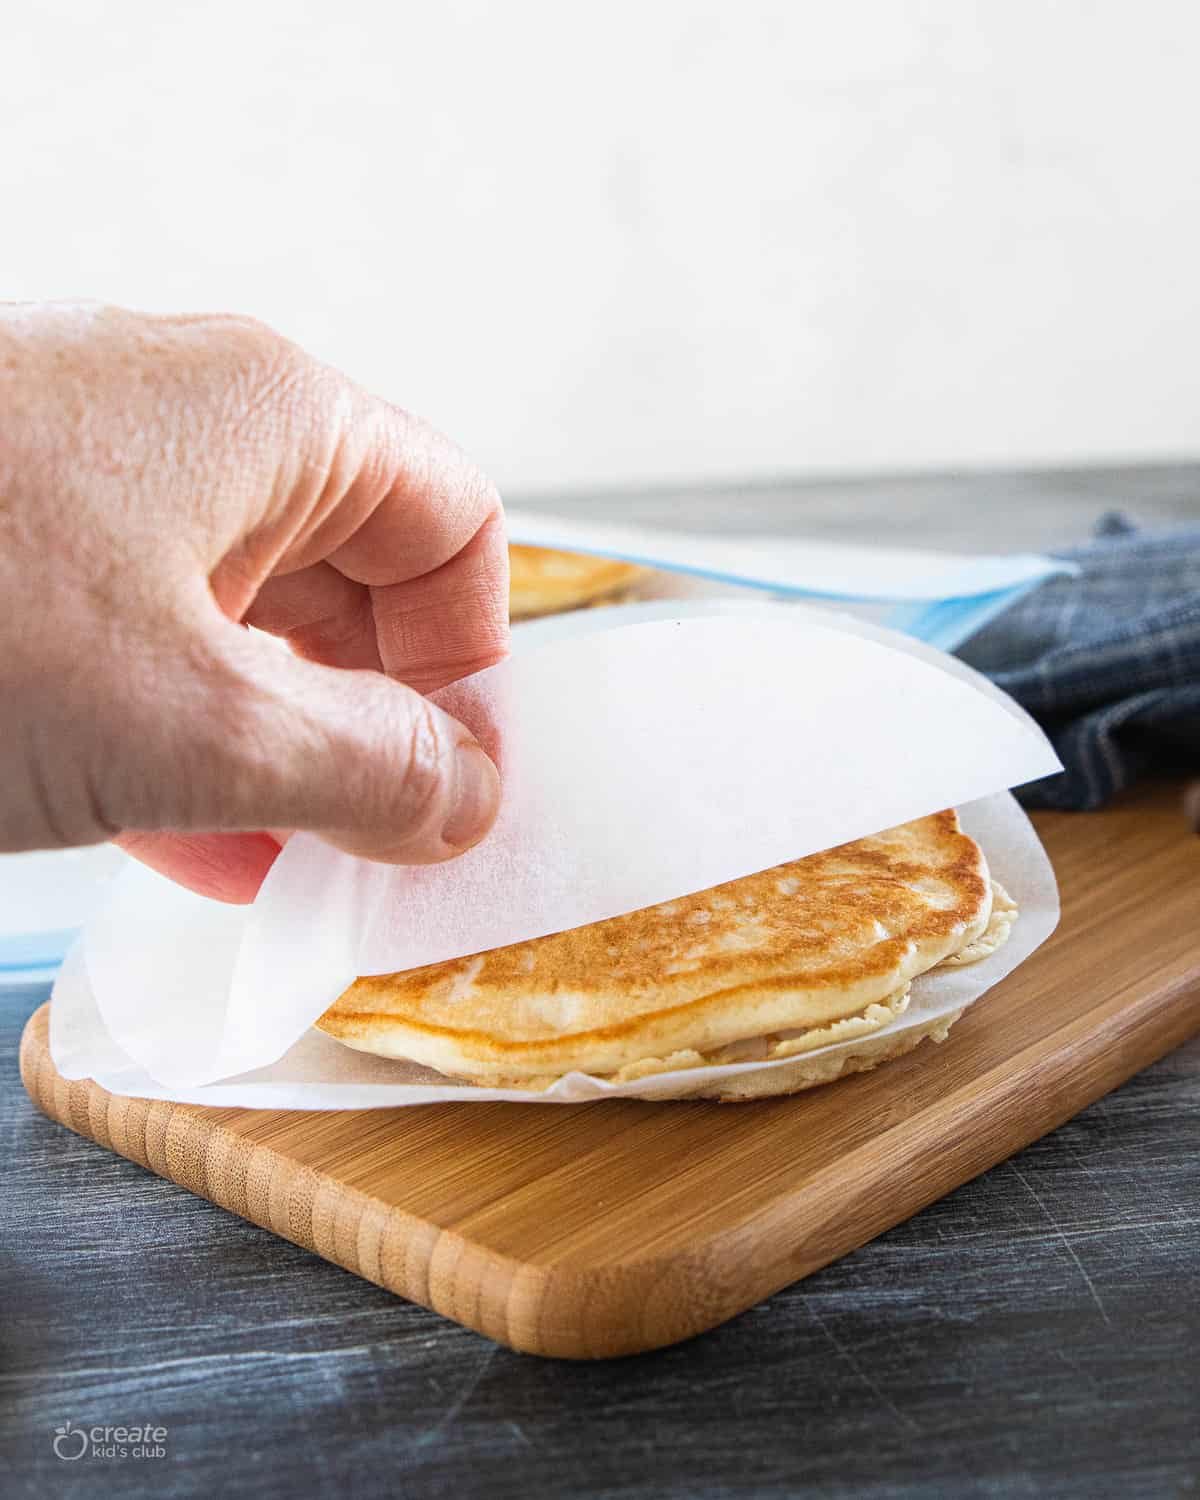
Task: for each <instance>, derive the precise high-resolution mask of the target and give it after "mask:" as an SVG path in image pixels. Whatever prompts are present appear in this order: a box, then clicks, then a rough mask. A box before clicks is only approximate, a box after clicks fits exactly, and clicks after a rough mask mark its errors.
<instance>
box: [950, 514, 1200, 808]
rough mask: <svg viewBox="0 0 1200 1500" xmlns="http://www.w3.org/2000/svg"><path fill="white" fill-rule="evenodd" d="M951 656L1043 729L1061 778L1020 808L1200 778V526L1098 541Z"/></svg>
mask: <svg viewBox="0 0 1200 1500" xmlns="http://www.w3.org/2000/svg"><path fill="white" fill-rule="evenodd" d="M1062 556H1063V557H1064V558H1066V559H1068V560H1069V561H1071V562H1074V563H1077V564H1078V565H1079V572H1078V574H1076V575H1075V576H1073V577H1056V578H1051V579H1048V580H1047V581H1046V582H1045V583H1042V584H1040V585H1039V586H1038V587H1037V588H1035V589H1033V590H1032V591H1031V592H1030V593H1028V594H1027V595H1026V596H1025V597H1024V598H1023V599H1021V600H1020V601H1019V602H1018V603H1016V604H1015V605H1013V607H1012V608H1011V609H1010V610H1008V611H1007V612H1006V613H1005V614H1003V615H1001V616H1000V617H999V618H998V619H995V620H993V621H992V622H991V623H990V624H988V625H986V626H985V627H984V628H983V629H982V630H980V631H979V632H978V633H977V634H976V635H974V636H972V637H971V639H970V640H969V641H967V642H965V643H964V644H963V645H962V646H960V647H959V648H958V652H957V654H958V655H959V656H960V657H961V658H962V659H963V660H964V661H965V662H967V663H968V664H969V665H971V666H973V667H976V668H978V669H979V671H981V672H984V673H986V674H987V676H989V677H990V678H991V679H992V680H993V681H994V682H995V683H996V684H997V685H998V686H1000V687H1002V688H1003V689H1004V690H1005V692H1007V693H1011V694H1012V696H1013V697H1014V698H1015V699H1016V700H1017V701H1018V703H1021V704H1022V705H1023V706H1024V707H1025V708H1027V709H1028V710H1029V712H1030V713H1031V714H1032V715H1033V716H1034V718H1035V719H1037V720H1038V722H1039V723H1040V724H1041V725H1042V727H1043V728H1044V729H1045V730H1046V732H1047V734H1048V735H1049V736H1050V739H1051V740H1052V741H1053V743H1054V748H1055V749H1056V750H1057V751H1058V755H1059V759H1060V760H1061V761H1062V763H1063V766H1064V767H1065V770H1064V771H1063V772H1062V773H1061V774H1058V775H1055V776H1048V777H1046V778H1045V779H1044V780H1042V781H1035V782H1032V783H1030V784H1029V785H1028V786H1026V787H1025V788H1023V789H1022V791H1021V792H1020V793H1019V796H1020V797H1021V800H1022V801H1023V802H1025V803H1026V805H1027V806H1030V807H1054V808H1071V809H1086V808H1094V807H1099V806H1101V805H1102V804H1103V803H1105V802H1107V801H1108V800H1109V799H1110V798H1111V797H1112V796H1113V795H1114V794H1115V793H1117V792H1119V791H1120V790H1121V789H1122V788H1123V787H1126V786H1129V785H1130V784H1131V783H1132V782H1133V781H1135V780H1136V779H1137V778H1138V777H1139V776H1140V775H1142V774H1144V773H1145V772H1148V771H1152V770H1160V769H1161V770H1190V771H1200V525H1198V526H1188V527H1184V528H1181V529H1179V530H1174V531H1170V532H1142V531H1139V530H1138V529H1137V528H1136V527H1135V526H1133V525H1132V524H1131V523H1130V522H1129V521H1128V520H1127V519H1126V518H1125V517H1124V516H1123V515H1120V514H1119V513H1113V514H1110V515H1107V516H1105V517H1104V518H1103V519H1102V520H1101V521H1100V522H1099V524H1098V525H1097V527H1096V540H1095V541H1093V542H1091V543H1089V544H1088V545H1087V546H1084V547H1078V548H1074V549H1072V550H1070V551H1068V552H1064V553H1063V554H1062Z"/></svg>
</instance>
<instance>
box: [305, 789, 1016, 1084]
mask: <svg viewBox="0 0 1200 1500" xmlns="http://www.w3.org/2000/svg"><path fill="white" fill-rule="evenodd" d="M1014 917H1015V907H1014V906H1013V904H1012V902H1011V900H1010V899H1009V898H1008V897H1007V895H1006V894H1005V893H1004V892H1003V891H1001V890H1000V889H999V887H996V886H994V884H993V882H992V881H991V879H990V877H989V873H988V868H987V861H986V859H985V858H984V855H983V852H982V850H981V849H980V848H979V846H978V845H977V844H976V843H975V841H974V840H973V839H971V838H970V837H969V836H968V835H967V834H965V833H963V832H962V830H961V828H960V827H959V823H958V815H957V814H956V813H955V812H953V811H946V812H941V813H934V814H932V815H930V816H929V817H926V818H920V819H917V820H916V821H915V822H912V823H905V824H902V825H901V826H899V827H898V828H892V829H889V830H887V831H886V832H884V833H880V834H875V835H873V836H872V837H870V838H864V839H857V840H855V841H854V842H853V843H849V844H843V845H841V846H840V847H838V848H836V849H829V850H826V851H825V852H823V853H821V854H814V855H810V856H809V857H808V858H806V859H800V860H792V861H790V862H788V863H786V864H782V865H777V866H775V867H774V868H773V869H770V870H763V871H759V872H758V873H756V874H753V875H747V876H744V877H743V878H741V879H739V880H733V881H730V882H728V883H727V884H724V885H720V886H716V887H713V888H712V889H710V890H706V891H700V892H697V893H695V894H694V895H690V896H682V897H679V898H678V899H676V900H674V901H666V902H663V903H662V904H660V905H658V906H652V907H646V908H644V909H643V910H640V911H635V912H629V913H627V914H626V915H624V916H620V917H613V918H611V919H609V920H608V921H605V922H597V923H593V924H591V925H589V926H586V927H576V928H572V929H570V930H569V931H566V932H559V933H554V934H552V935H551V936H548V937H542V938H535V939H532V940H530V941H528V942H523V943H515V944H512V945H511V946H509V947H505V948H496V949H493V950H491V951H490V952H487V953H481V954H476V955H474V956H472V957H469V958H461V959H454V960H450V961H448V962H445V963H438V964H429V965H426V966H424V967H423V968H419V969H411V970H409V971H407V972H405V973H399V974H381V975H373V976H370V977H366V978H361V979H358V980H356V981H355V982H354V983H353V984H352V985H351V986H350V987H349V988H348V989H347V990H346V991H345V992H344V993H343V994H342V995H341V996H340V997H339V998H338V1000H337V1001H335V1003H334V1004H333V1005H332V1006H330V1008H329V1009H328V1010H327V1011H326V1012H325V1014H324V1015H323V1016H322V1017H321V1018H320V1020H319V1021H318V1022H317V1026H318V1028H319V1029H320V1030H322V1031H324V1032H325V1033H326V1034H327V1035H329V1036H332V1037H335V1038H336V1039H337V1040H338V1041H340V1042H343V1043H345V1044H346V1045H347V1046H350V1047H355V1048H359V1049H360V1050H362V1051H366V1052H373V1053H378V1054H380V1055H382V1056H385V1057H397V1058H406V1059H411V1060H412V1061H414V1062H419V1063H423V1064H425V1065H426V1066H428V1067H432V1068H435V1069H437V1070H438V1071H439V1072H442V1073H445V1074H448V1075H450V1076H452V1077H456V1078H465V1079H467V1080H469V1081H470V1082H473V1083H480V1084H486V1085H489V1086H494V1087H520V1088H533V1089H539V1088H546V1087H548V1086H549V1085H550V1084H551V1083H553V1082H554V1081H555V1080H556V1079H558V1078H560V1077H561V1076H562V1075H563V1074H564V1073H567V1072H572V1071H580V1072H586V1073H591V1074H593V1075H596V1076H599V1077H605V1078H611V1079H613V1080H615V1081H625V1080H628V1079H631V1078H638V1077H646V1076H649V1075H650V1074H652V1073H656V1072H664V1071H674V1070H675V1069H678V1068H687V1067H702V1066H705V1065H708V1064H712V1063H720V1062H732V1061H741V1060H747V1061H755V1060H760V1059H761V1060H764V1061H766V1060H770V1059H772V1058H781V1057H791V1056H793V1055H797V1056H798V1055H801V1054H803V1053H804V1052H806V1051H811V1050H813V1048H815V1047H823V1046H825V1045H827V1044H828V1043H830V1042H835V1041H845V1040H858V1039H860V1038H864V1037H869V1036H870V1035H871V1034H872V1033H873V1032H875V1031H878V1030H880V1029H882V1028H883V1027H885V1026H887V1025H888V1024H889V1022H891V1021H892V1020H894V1019H895V1018H896V1016H898V1015H899V1014H901V1012H902V1011H903V1009H904V1007H905V1006H906V1005H907V1003H908V987H909V984H910V982H911V980H912V979H913V978H915V977H916V976H917V975H918V974H922V973H925V972H926V971H928V970H929V969H932V968H934V967H935V966H936V965H939V964H943V963H946V962H948V961H951V960H954V959H955V958H956V957H958V956H960V955H961V956H962V957H963V958H964V960H965V961H975V960H977V959H978V958H981V957H983V956H985V954H986V953H987V952H990V951H993V950H994V948H995V947H998V946H999V945H1000V943H1001V942H1003V941H1004V939H1005V938H1006V937H1007V935H1008V930H1009V928H1010V927H1011V924H1012V920H1013V918H1014ZM968 956H969V957H968ZM903 1035H908V1033H907V1032H906V1033H903ZM867 1065H872V1064H867ZM775 1071H776V1073H778V1074H779V1075H789V1076H790V1075H791V1074H792V1070H791V1069H783V1068H781V1069H778V1070H775ZM763 1076H764V1078H768V1079H769V1078H771V1077H773V1076H774V1075H773V1074H767V1075H763ZM803 1076H805V1075H804V1073H803V1070H799V1071H797V1072H796V1074H795V1077H796V1078H802V1077H803ZM816 1081H821V1080H820V1079H817V1080H816ZM780 1082H781V1083H783V1082H784V1080H783V1078H782V1076H781V1078H780ZM806 1086H808V1085H807V1084H804V1083H803V1082H799V1083H795V1082H794V1083H793V1084H792V1085H791V1087H792V1088H795V1087H806Z"/></svg>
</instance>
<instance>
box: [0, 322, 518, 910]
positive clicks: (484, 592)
mask: <svg viewBox="0 0 1200 1500" xmlns="http://www.w3.org/2000/svg"><path fill="white" fill-rule="evenodd" d="M247 624H249V625H253V626H256V627H258V628H259V629H260V630H264V631H270V632H272V633H273V634H275V635H278V636H282V637H283V638H284V639H285V640H286V641H287V642H288V643H289V644H290V645H291V647H292V651H291V652H286V651H283V650H280V649H279V647H278V646H277V645H276V643H275V642H273V641H270V640H268V639H267V638H266V637H265V636H262V635H259V634H256V633H255V631H251V630H247V629H246V628H245V626H246V625H247ZM507 647H508V558H507V551H506V548H505V543H504V534H503V526H502V513H501V507H500V501H499V498H498V496H497V494H496V492H495V490H494V489H493V488H492V486H491V485H490V484H489V483H488V481H487V480H486V479H485V478H484V477H483V476H482V475H481V474H480V473H479V472H478V471H477V470H476V469H475V468H474V467H472V465H471V464H470V463H469V462H468V461H467V460H466V459H464V458H463V457H462V456H461V455H460V454H459V453H457V452H456V451H455V450H454V449H453V448H452V447H451V446H450V444H448V443H447V442H446V441H445V440H444V439H442V438H440V437H439V436H438V435H437V434H436V433H434V432H432V431H431V430H430V429H429V428H428V427H426V426H425V425H423V424H422V423H421V422H419V421H418V420H417V419H416V418H414V417H411V416H409V415H408V414H407V413H405V412H403V411H400V410H398V409H397V408H395V407H393V406H389V405H388V404H387V403H386V402H384V401H380V400H377V399H376V398H374V397H372V396H369V395H367V394H366V393H365V392H363V391H361V390H359V389H357V388H356V387H355V386H353V385H352V384H351V383H350V382H349V381H348V380H346V379H344V378H343V377H342V376H341V375H339V374H337V372H336V371H334V370H331V369H329V368H327V367H325V366H323V365H321V364H319V363H317V362H316V361H315V360H313V359H310V358H309V357H308V356H307V355H305V354H304V353H303V352H302V351H301V350H299V349H297V348H295V347H294V346H293V345H291V344H289V343H288V342H287V341H286V340H284V339H282V338H280V337H279V336H278V335H276V334H274V333H272V332H271V331H270V330H269V329H267V328H264V327H262V326H261V325H259V324H257V323H254V322H250V321H248V320H245V319H241V318H230V317H213V318H158V317H143V316H140V315H137V314H134V313H128V312H122V311H119V310H116V309H112V308H95V307H83V308H78V307H63V306H50V307H45V308H42V307H31V308H25V307H17V306H11V305H10V306H7V307H0V723H2V731H3V732H2V737H0V849H6V850H14V849H41V848H50V847H54V846H59V845H64V846H65V845H77V844H92V843H98V842H100V841H102V840H105V839H115V840H116V842H117V843H119V844H121V845H122V846H123V847H124V848H126V849H127V850H129V852H130V853H131V854H133V855H135V856H136V857H137V858H139V859H142V860H144V861H145V862H146V863H147V864H150V865H153V866H154V867H155V868H156V869H159V870H162V871H163V872H164V873H166V874H168V875H170V876H172V877H173V878H174V879H176V880H178V881H180V882H181V883H183V884H184V885H187V886H190V887H191V888H192V889H194V890H199V891H201V892H203V893H204V894H206V895H212V896H217V897H220V898H222V899H224V900H229V901H249V900H251V899H252V898H253V896H254V893H255V891H256V890H257V889H258V886H259V884H260V883H261V881H262V878H263V876H264V875H265V874H266V871H267V870H268V868H269V867H270V864H271V862H272V860H273V859H274V858H275V856H276V855H277V854H278V852H279V837H280V836H282V835H280V836H276V835H273V834H270V833H267V832H264V831H263V830H266V829H274V830H280V829H287V830H290V829H296V828H306V829H311V830H313V831H315V832H317V833H319V834H321V835H322V836H323V837H324V838H326V839H328V840H329V841H330V842H331V843H333V844H335V845H337V846H338V847H339V848H342V849H347V850H350V851H351V852H353V853H355V854H361V855H365V856H368V857H370V858H372V859H381V860H387V861H391V862H395V863H424V862H427V861H433V860H441V859H446V858H449V857H450V856H452V855H454V854H456V853H459V852H461V851H462V850H464V849H466V848H468V847H469V846H470V845H472V844H474V843H476V842H478V840H479V839H480V838H482V837H483V835H484V834H485V833H486V832H487V830H488V828H489V827H490V826H491V823H492V821H493V819H494V817H495V813H496V808H497V804H498V799H499V780H498V777H497V774H496V771H495V768H494V766H493V765H492V763H491V761H490V760H489V759H488V758H487V756H486V755H485V754H484V752H483V751H482V750H481V749H480V747H479V745H478V744H477V743H476V741H475V740H474V739H473V737H472V736H471V734H470V733H469V732H468V731H467V730H466V729H465V728H464V727H463V726H462V725H461V724H459V723H458V722H457V721H456V720H454V719H452V718H450V717H449V716H448V715H447V714H445V713H443V712H441V711H440V710H439V709H437V708H436V707H434V706H433V705H432V704H430V703H429V702H428V701H427V700H426V699H425V698H423V697H422V696H420V695H421V694H422V693H428V692H431V691H433V690H434V689H436V688H438V687H441V686H443V685H444V684H446V683H447V682H451V681H453V680H454V679H456V678H458V677H462V676H465V675H466V674H468V673H470V672H475V671H478V670H479V669H480V668H482V667H487V666H490V665H491V664H492V663H494V662H496V661H499V660H500V659H501V658H502V657H503V656H504V655H505V654H506V652H507Z"/></svg>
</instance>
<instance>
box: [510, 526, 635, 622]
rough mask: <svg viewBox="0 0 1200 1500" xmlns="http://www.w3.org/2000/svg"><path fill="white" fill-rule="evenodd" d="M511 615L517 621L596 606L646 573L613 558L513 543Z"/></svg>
mask: <svg viewBox="0 0 1200 1500" xmlns="http://www.w3.org/2000/svg"><path fill="white" fill-rule="evenodd" d="M508 567H509V586H508V600H509V615H510V616H511V618H512V619H514V620H527V619H532V618H533V617H534V616H536V615H553V614H557V613H558V612H559V611H560V610H566V609H579V608H581V607H582V606H583V605H585V604H597V603H599V602H601V601H602V600H606V599H609V598H611V596H612V595H613V594H617V593H620V592H622V591H623V590H624V589H626V588H627V587H628V586H629V585H630V584H631V583H632V582H633V580H634V579H635V578H637V577H639V576H640V575H641V574H642V573H643V572H644V571H645V570H644V569H643V568H639V567H638V566H637V565H636V564H634V563H626V562H617V561H616V560H615V559H614V558H611V557H588V556H586V555H585V554H584V553H582V552H555V551H553V550H551V549H550V548H548V547H521V546H518V545H517V544H516V543H510V545H509V549H508Z"/></svg>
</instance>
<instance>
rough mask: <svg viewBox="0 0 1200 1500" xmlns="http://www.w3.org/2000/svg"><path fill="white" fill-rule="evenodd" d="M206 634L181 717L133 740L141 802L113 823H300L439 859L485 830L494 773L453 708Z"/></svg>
mask: <svg viewBox="0 0 1200 1500" xmlns="http://www.w3.org/2000/svg"><path fill="white" fill-rule="evenodd" d="M219 633H220V636H222V637H223V639H221V640H220V641H219V646H218V651H217V653H216V660H215V662H213V663H210V664H209V665H208V667H207V668H206V669H202V678H203V679H204V681H203V685H202V690H201V691H200V692H193V693H189V694H187V695H186V697H182V698H181V699H180V700H179V706H180V709H181V711H182V712H183V714H184V722H183V723H182V724H177V725H175V726H173V727H171V726H168V732H167V735H166V736H165V738H164V737H162V736H159V735H155V736H154V737H153V739H152V741H151V743H150V744H149V745H146V744H145V742H143V744H144V749H143V754H142V755H141V756H139V757H138V758H139V760H140V761H141V767H140V772H141V774H140V776H139V778H138V780H139V782H140V787H141V789H142V792H143V796H142V799H141V800H143V801H144V803H145V806H143V807H141V808H131V809H130V812H131V814H132V817H131V818H119V821H120V823H121V826H122V827H124V828H126V829H128V828H158V829H172V830H176V831H184V832H192V831H204V832H242V831H250V830H258V829H263V828H289V829H306V830H309V831H311V832H313V833H318V834H320V835H322V836H323V837H324V838H326V839H328V841H329V842H330V843H332V844H334V845H336V846H337V847H338V848H340V849H345V850H346V851H348V852H349V853H351V854H358V855H362V856H364V857H366V858H368V859H378V860H384V861H387V862H390V863H394V864H429V863H434V862H436V861H439V860H444V859H450V858H452V857H453V856H454V855H456V854H461V853H462V852H463V851H464V850H466V849H469V848H470V847H471V846H472V845H473V844H476V843H478V842H479V840H480V839H481V838H483V836H484V835H485V834H486V833H487V831H488V830H489V829H490V828H491V826H492V823H493V822H494V821H495V817H496V813H497V811H498V809H499V804H500V778H499V775H498V773H497V771H496V768H495V766H494V765H493V764H492V761H491V760H490V759H489V758H488V756H487V755H486V754H485V752H484V751H483V749H482V747H481V746H480V745H479V743H478V741H477V740H476V739H475V737H474V735H473V734H472V733H471V731H470V730H469V729H467V728H466V727H465V725H463V724H460V723H459V722H458V720H457V719H454V718H451V716H450V715H449V714H447V713H445V712H444V711H443V710H442V709H440V708H438V707H437V706H436V705H435V704H433V703H431V702H429V700H428V699H426V698H423V697H421V695H420V694H419V693H416V692H414V691H413V690H412V689H411V688H409V687H406V686H405V685H404V684H402V683H399V682H396V681H394V680H392V679H390V678H388V677H386V676H384V675H383V674H382V673H380V672H376V671H347V670H345V669H340V668H335V667H325V666H320V665H317V664H316V663H313V662H309V661H305V660H302V659H301V658H299V657H295V656H292V655H290V654H289V653H287V652H285V651H281V650H280V649H279V648H278V646H277V645H276V644H275V643H274V642H272V641H270V640H268V639H267V638H265V637H263V636H260V635H257V634H255V633H253V632H249V631H244V630H241V629H239V628H238V627H236V626H226V625H225V623H224V622H222V625H221V627H220V631H219ZM160 722H161V721H160ZM155 742H157V743H155ZM147 753H148V754H149V758H150V762H151V763H150V764H147Z"/></svg>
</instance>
